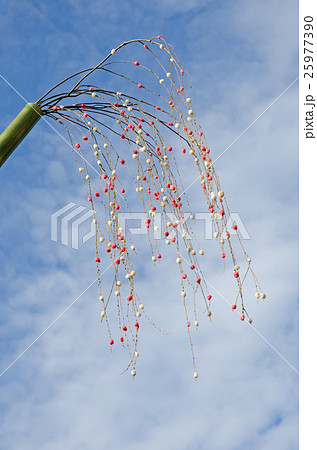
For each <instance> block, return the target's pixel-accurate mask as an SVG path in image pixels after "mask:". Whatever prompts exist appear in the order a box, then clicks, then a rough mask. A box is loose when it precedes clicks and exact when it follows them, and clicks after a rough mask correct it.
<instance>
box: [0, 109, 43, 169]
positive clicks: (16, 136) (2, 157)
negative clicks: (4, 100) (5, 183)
mask: <svg viewBox="0 0 317 450" xmlns="http://www.w3.org/2000/svg"><path fill="white" fill-rule="evenodd" d="M42 114H43V113H42V110H41V108H40V107H39V106H38V105H37V104H36V103H28V104H27V105H25V107H24V108H23V109H22V111H21V112H20V113H19V114H18V115H17V116H16V118H15V119H14V120H13V121H12V122H11V123H10V125H9V126H8V127H7V128H6V129H5V130H4V132H3V133H2V134H1V135H0V167H1V166H2V164H3V163H4V162H5V161H6V160H7V159H8V158H9V156H10V155H11V153H12V152H13V150H15V149H16V148H17V146H18V145H19V144H20V143H21V142H22V141H23V139H24V138H25V136H26V135H27V134H28V133H29V131H31V129H32V128H33V127H34V125H35V124H36V123H37V122H38V121H39V120H40V118H41V116H42Z"/></svg>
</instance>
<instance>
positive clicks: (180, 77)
mask: <svg viewBox="0 0 317 450" xmlns="http://www.w3.org/2000/svg"><path fill="white" fill-rule="evenodd" d="M136 46H138V47H139V48H136ZM140 46H141V48H142V52H144V53H142V52H141V53H140ZM127 48H129V53H128V55H129V56H130V58H131V60H126V59H122V58H120V54H121V53H120V52H122V53H123V54H124V53H125V52H124V49H125V50H127ZM134 49H135V50H137V52H138V55H139V57H138V60H135V59H133V51H134ZM142 54H144V56H143V57H142ZM144 61H147V63H145V62H144ZM148 61H152V63H151V64H148ZM97 73H98V74H100V75H101V77H100V79H103V78H104V84H103V85H104V87H101V86H99V85H96V84H90V83H91V81H90V80H91V79H92V77H93V75H96V74H97ZM70 83H72V85H73V84H74V85H73V87H71V88H69V84H70ZM116 83H117V84H118V85H119V86H120V92H119V91H114V90H110V87H112V86H114V85H116ZM187 84H189V79H188V76H187V75H186V74H185V72H184V69H183V67H182V65H181V64H180V62H179V60H178V58H177V56H176V54H175V52H174V50H173V48H172V46H171V45H169V44H168V43H167V42H166V41H165V40H164V39H162V38H161V37H160V36H157V37H155V38H153V39H150V40H147V39H135V40H131V41H128V42H124V43H123V44H121V45H119V46H118V47H117V48H115V49H113V50H111V52H110V53H109V54H108V55H107V56H106V57H105V58H104V59H103V60H102V61H101V62H100V63H99V64H98V65H97V66H95V67H93V68H90V69H85V70H82V71H80V72H78V73H76V74H74V75H71V76H69V77H67V78H66V79H65V80H63V81H62V82H61V83H59V84H57V85H56V86H54V87H53V88H52V89H50V90H49V91H48V92H47V93H46V94H45V95H44V96H43V97H41V98H40V99H39V100H38V101H37V102H36V103H29V104H28V105H26V107H25V108H24V109H23V110H22V112H21V113H20V114H19V115H18V116H17V117H16V119H15V120H14V121H13V122H12V123H11V124H10V125H9V127H8V128H7V129H6V130H5V131H4V132H3V134H2V135H1V136H0V164H1V165H2V164H3V162H4V161H5V160H6V159H7V158H8V157H9V156H10V154H11V153H12V151H13V150H14V149H15V148H16V147H17V145H18V144H19V143H20V142H21V140H22V139H23V138H24V137H25V136H26V134H27V133H28V132H29V131H30V129H31V128H32V127H33V126H34V125H35V123H36V122H37V121H38V120H39V119H40V117H45V118H47V119H53V120H55V121H56V122H57V123H58V124H59V125H60V126H61V127H63V128H64V130H65V132H66V134H67V136H68V138H69V143H70V145H71V147H72V151H73V153H74V157H75V160H76V163H77V165H78V170H79V174H80V177H81V180H82V182H83V184H84V189H85V190H86V196H87V202H88V203H89V204H90V205H91V208H92V213H93V216H94V218H93V223H94V224H95V228H96V236H97V238H96V254H95V256H94V263H95V264H96V268H97V273H98V283H99V302H100V304H101V321H102V322H105V324H106V327H107V331H108V335H109V337H108V338H109V345H110V346H111V347H112V346H114V345H115V344H120V342H121V343H122V344H121V345H123V346H124V347H125V348H126V349H127V351H128V352H129V364H128V367H127V369H128V368H129V369H130V370H131V374H132V376H135V375H136V369H135V366H136V362H137V359H138V357H139V353H138V340H139V334H140V332H141V331H140V330H141V329H142V324H141V322H142V320H144V318H147V319H148V320H150V322H151V323H152V324H153V325H154V327H156V328H158V327H157V326H156V325H155V324H154V323H153V322H152V321H151V319H150V318H149V317H148V315H147V312H146V311H147V302H148V301H149V299H148V300H147V299H143V298H142V295H140V296H139V294H138V290H137V277H135V275H136V270H135V261H136V258H137V248H136V245H135V243H134V242H133V235H132V234H131V232H130V231H129V229H127V230H125V227H123V225H122V223H121V222H122V218H124V217H127V218H128V217H129V214H130V213H131V208H130V203H131V202H133V203H135V202H139V204H140V205H142V209H143V211H144V225H145V227H146V229H147V237H148V240H149V246H150V250H151V253H152V256H151V259H152V261H151V262H152V263H153V264H158V263H159V261H160V260H161V259H162V258H164V250H165V249H164V246H165V247H166V245H167V246H172V247H173V248H174V249H175V260H176V266H177V268H178V269H177V270H178V277H179V283H180V291H179V293H178V294H179V296H180V298H181V299H182V302H183V305H184V310H185V317H184V325H185V326H186V328H187V332H188V336H189V341H190V348H191V352H192V359H193V367H194V378H197V377H198V373H197V371H196V370H197V369H196V364H195V357H194V350H193V344H192V339H191V328H193V326H194V327H196V328H197V327H198V326H199V322H198V314H197V308H196V302H197V299H199V301H202V302H203V303H204V308H205V314H206V316H207V318H209V319H210V318H211V304H212V296H211V294H210V291H209V289H208V285H207V282H206V280H205V277H204V274H203V273H202V270H201V266H200V258H202V257H203V255H204V250H203V249H202V248H200V246H199V242H198V239H197V238H196V236H195V234H194V231H193V229H192V227H191V225H190V220H186V218H185V213H184V211H185V209H187V210H188V209H189V211H191V207H190V204H189V200H188V198H187V197H186V193H185V192H184V191H185V187H184V185H183V181H182V175H181V166H182V165H183V164H186V167H188V166H190V167H192V170H193V173H196V174H197V177H199V179H200V185H201V197H202V202H203V204H205V210H206V211H208V214H210V218H211V220H212V225H213V230H214V238H215V239H216V240H217V241H218V243H219V251H218V252H219V260H220V261H225V260H227V259H229V260H230V265H231V269H230V270H231V271H232V275H231V276H232V277H233V278H234V279H235V281H236V283H237V296H236V299H235V301H234V302H233V305H232V309H233V310H235V309H237V308H239V309H240V313H241V315H240V318H241V320H242V321H244V320H245V319H246V318H247V320H248V321H249V323H251V322H252V319H251V318H250V317H249V315H248V313H247V310H246V307H245V303H244V297H243V290H242V288H243V284H244V282H245V280H246V278H247V276H248V275H251V277H252V278H253V280H254V284H255V296H256V298H257V299H259V298H262V299H265V294H264V293H263V292H262V291H261V288H260V286H259V283H258V280H257V278H256V276H255V274H254V272H253V269H252V267H251V258H250V257H249V256H248V254H247V253H246V251H245V249H244V247H243V245H242V237H241V235H240V231H239V229H238V227H237V225H236V224H234V223H233V222H232V221H231V218H230V212H229V208H228V204H227V201H226V195H225V192H224V190H222V188H221V185H220V181H219V178H218V176H217V174H216V172H215V170H214V167H213V163H212V152H211V150H210V149H209V148H208V145H207V142H206V139H205V136H204V133H203V131H202V129H201V127H200V125H199V122H198V120H197V117H196V115H195V111H194V106H193V105H192V101H191V98H190V96H189V94H188V88H187V87H186V86H187ZM107 87H108V88H109V89H107ZM74 102H75V103H74ZM88 152H92V154H93V158H94V160H95V166H93V165H92V164H90V163H89V162H88V161H87V158H88ZM96 172H97V174H96ZM203 198H204V200H203ZM101 209H102V211H103V214H102V215H103V218H102V220H101V219H100V218H97V213H96V211H97V210H98V211H100V210H101ZM157 215H160V218H161V219H162V220H161V223H162V228H163V230H160V228H159V227H158V226H157V222H156V217H157ZM193 218H194V216H193V215H192V214H191V215H190V217H189V219H193ZM229 224H230V231H229V228H228V225H229ZM161 231H162V232H163V235H164V240H163V241H162V239H159V237H160V234H159V232H161ZM233 235H234V236H236V237H237V239H236V241H237V242H238V245H239V246H240V247H241V248H240V253H241V256H240V257H239V258H240V259H239V260H238V257H236V256H235V252H234V249H233V242H232V236H233ZM162 242H163V244H162ZM183 248H184V250H183ZM184 254H185V256H184ZM92 259H93V258H92ZM109 265H111V266H112V270H113V282H112V284H111V286H109V285H107V286H104V285H103V284H102V283H101V275H100V274H101V273H102V271H103V270H104V269H105V268H106V267H107V266H109ZM228 265H229V263H228V262H227V266H228ZM240 266H241V267H242V266H243V267H244V269H243V271H242V268H241V267H240ZM229 276H230V275H229ZM176 294H177V293H175V295H176ZM175 295H174V296H175ZM189 305H193V307H191V309H189ZM111 308H116V309H117V317H118V322H117V323H113V320H112V319H111V314H109V310H110V309H111ZM192 320H193V323H192ZM117 341H118V342H117Z"/></svg>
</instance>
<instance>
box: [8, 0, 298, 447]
mask: <svg viewBox="0 0 317 450" xmlns="http://www.w3.org/2000/svg"><path fill="white" fill-rule="evenodd" d="M152 3H153V4H152ZM0 6H1V11H2V13H1V16H0V29H1V31H2V40H1V43H0V61H1V64H0V74H1V75H2V76H3V77H5V78H6V79H7V80H8V81H9V82H10V83H11V84H12V86H14V88H15V89H16V90H17V91H18V92H20V93H21V94H22V95H23V97H25V98H26V99H27V100H28V101H36V100H37V99H38V98H39V97H40V96H41V95H42V94H43V93H44V92H45V91H46V90H47V89H48V88H50V87H51V86H52V85H53V84H55V83H57V82H58V81H60V80H61V79H62V78H64V76H66V75H68V74H70V73H72V72H75V71H77V70H80V69H81V68H84V67H88V66H91V65H93V64H94V63H96V62H98V61H99V60H100V59H102V57H103V56H104V55H105V54H106V53H108V51H109V50H110V49H111V48H113V47H115V46H116V45H118V44H120V43H121V42H122V41H124V40H128V39H133V38H136V37H145V38H150V37H152V36H154V35H158V34H161V35H162V36H164V38H165V39H166V40H167V41H168V42H171V43H172V44H173V45H174V48H175V50H176V52H177V54H178V56H179V57H180V59H181V61H182V63H183V65H184V67H185V68H186V69H187V70H188V71H189V73H190V74H191V76H192V80H193V89H192V93H191V97H192V99H193V105H194V108H195V111H196V113H197V115H198V117H199V119H200V122H201V125H202V127H203V129H204V132H205V134H206V136H207V140H208V143H209V145H210V146H211V148H212V149H213V151H214V155H215V157H217V155H220V154H221V153H222V152H223V151H224V150H225V149H226V148H227V147H228V146H229V145H230V144H231V143H232V142H233V141H234V140H235V139H236V138H237V137H238V136H239V135H240V134H241V132H242V131H243V130H244V129H246V128H247V127H248V126H249V125H250V124H251V123H252V122H253V121H254V120H255V119H256V118H257V117H258V116H259V115H260V114H261V113H262V112H263V111H264V110H265V109H266V108H267V107H268V106H269V105H270V104H271V103H272V102H273V101H274V100H275V99H276V98H277V97H278V96H279V95H280V94H281V93H282V92H283V91H284V90H285V89H286V88H287V87H288V86H289V85H290V84H291V83H292V82H293V81H294V80H296V78H297V76H298V67H297V61H298V59H297V58H298V44H297V36H298V32H297V15H298V13H297V9H298V5H297V2H295V1H291V2H289V1H286V0H282V1H280V2H278V4H276V2H273V1H267V2H265V4H263V3H261V4H260V3H257V4H254V2H251V1H247V0H241V1H235V2H233V1H232V2H231V1H226V2H218V1H198V0H197V1H194V0H193V1H184V2H182V5H180V4H179V2H175V1H172V0H171V1H168V0H164V1H160V2H151V4H150V3H149V2H145V1H135V2H128V1H121V2H117V3H115V2H110V1H98V0H95V1H91V2H89V3H87V2H82V1H75V0H74V1H70V0H68V1H67V2H61V1H56V2H54V3H51V2H40V1H32V2H31V1H24V2H18V1H10V2H4V1H2V0H0ZM281 17H283V20H281ZM0 93H1V102H0V128H1V129H3V128H4V127H5V126H6V125H7V124H8V123H9V122H10V121H11V120H12V118H13V117H14V116H15V115H16V114H17V113H18V112H19V111H20V110H21V109H22V108H23V106H24V101H23V100H22V99H21V98H20V97H19V96H18V95H17V94H16V93H15V92H14V91H13V90H12V88H10V87H9V86H8V85H7V84H6V83H5V82H4V81H3V79H0ZM297 103H298V85H297V82H295V83H294V84H293V86H292V87H290V88H289V89H288V90H287V92H286V93H285V94H283V96H281V98H280V99H279V100H277V101H276V103H274V105H273V106H272V107H271V108H270V109H269V110H268V111H267V112H266V113H265V114H263V116H262V117H261V118H260V119H259V120H258V121H257V122H256V123H255V124H254V125H253V126H252V127H251V128H250V129H249V130H248V131H247V132H246V133H245V134H244V135H243V136H242V137H241V138H240V139H239V140H237V142H235V143H234V144H233V145H232V147H230V149H228V151H227V152H226V153H225V154H224V155H222V156H221V158H219V160H218V161H217V162H216V164H215V168H216V171H217V172H218V174H219V176H220V180H221V184H222V187H223V189H224V190H225V192H226V194H227V198H228V202H229V205H230V207H231V210H232V211H234V212H238V213H239V215H240V217H241V218H242V220H243V222H244V224H245V226H246V227H247V230H248V232H249V234H250V236H251V239H250V240H249V241H248V242H246V244H245V245H246V249H247V252H248V253H249V254H250V256H251V257H252V260H253V262H254V268H255V271H256V273H257V275H258V277H259V279H260V282H261V285H262V286H263V289H264V291H265V292H266V293H267V299H266V300H265V302H261V303H260V304H259V305H257V304H256V300H255V298H254V290H253V287H252V285H251V284H250V288H248V289H247V293H248V298H247V300H246V305H247V309H248V312H249V313H250V315H251V316H252V317H253V319H254V322H253V325H254V329H253V328H252V327H250V326H249V325H248V324H247V323H241V321H240V320H239V315H237V314H234V313H233V312H232V311H231V306H230V305H231V303H233V299H234V298H235V285H234V283H233V281H232V274H231V271H230V269H228V270H227V271H225V272H223V268H222V267H221V264H217V263H215V258H214V255H215V254H216V253H218V251H219V249H218V247H217V245H216V243H215V242H214V241H208V242H206V243H205V244H204V249H205V251H206V258H205V259H204V268H205V275H206V277H207V280H208V281H209V283H211V285H212V286H213V287H214V288H215V289H216V290H217V291H218V292H219V294H220V295H217V294H216V293H215V292H214V293H213V298H214V300H213V302H214V305H213V309H212V311H213V321H212V324H210V323H209V321H208V320H206V318H205V316H204V314H203V311H204V307H203V303H202V302H201V304H200V306H199V307H198V314H199V321H200V324H201V325H200V327H199V331H198V332H197V333H196V332H194V333H193V335H194V336H193V337H194V344H195V350H196V358H197V369H198V372H199V378H198V380H197V381H196V382H195V381H194V379H193V373H192V372H193V369H192V361H191V355H190V350H189V344H188V339H187V332H186V327H185V326H184V312H183V308H182V305H181V304H180V302H179V285H178V281H176V280H175V274H176V273H177V272H176V271H175V272H174V273H173V272H171V270H170V265H169V264H168V259H166V261H167V262H166V263H165V264H162V265H161V266H162V267H160V268H158V269H157V270H155V269H153V268H152V267H151V265H149V266H148V267H143V274H144V277H143V278H142V279H138V280H137V281H138V292H139V293H140V294H141V296H142V298H143V299H144V303H146V305H147V309H148V311H150V314H151V317H152V318H153V319H154V320H155V322H157V323H158V324H159V325H161V326H162V328H164V329H166V330H168V331H170V332H171V334H170V335H169V336H164V335H162V334H159V333H157V332H156V331H155V330H154V329H153V328H152V327H151V326H150V325H148V324H147V323H146V322H142V335H141V339H140V347H139V351H140V359H139V362H138V365H137V376H136V377H135V379H132V377H131V376H130V374H129V373H126V374H124V375H120V372H121V371H122V370H123V369H124V368H125V367H126V363H127V355H126V353H125V352H124V351H123V350H122V349H121V348H120V346H116V348H115V349H114V351H113V352H112V354H111V353H110V352H109V350H108V345H107V344H108V337H107V334H106V330H105V327H104V326H103V325H100V323H99V317H100V304H99V301H98V290H97V286H96V284H95V285H93V286H92V287H91V288H90V289H89V290H88V291H87V292H86V293H85V294H84V295H83V296H82V297H81V298H80V299H79V300H78V301H77V302H76V303H75V304H74V305H73V306H72V307H71V308H70V309H69V310H68V311H67V312H66V313H65V314H64V315H63V316H62V317H61V318H60V319H59V320H58V321H57V322H56V323H55V324H54V325H53V326H52V327H51V328H50V329H49V330H48V331H47V333H45V335H43V336H42V337H41V338H40V339H39V340H38V341H37V342H36V343H35V344H34V345H33V346H32V347H31V348H30V349H29V350H28V351H27V352H26V353H25V354H24V355H23V357H21V358H20V359H19V360H18V361H17V362H16V363H15V364H14V365H13V366H12V367H11V368H10V369H8V370H7V371H6V372H5V373H4V374H3V375H2V376H1V377H0V391H1V396H0V414H1V431H0V439H1V443H2V444H1V446H3V448H10V449H11V448H12V449H19V450H20V449H23V450H31V449H34V448H41V449H44V450H51V449H56V448H64V449H76V450H78V449H83V450H85V449H91V448H94V449H106V448H107V449H117V448H123V447H126V448H128V449H131V450H134V449H136V448H138V449H140V450H149V449H151V450H152V449H153V450H156V449H157V450H158V449H162V448H164V449H168V450H183V449H186V450H187V449H188V450H205V449H206V450H207V449H208V450H209V449H215V450H218V449H221V450H222V449H223V450H239V449H256V450H264V449H268V448H270V449H279V450H284V449H285V450H292V449H296V448H298V378H297V376H298V375H297V373H296V370H297V368H298V339H297V335H298V306H297V303H298V277H297V271H298V263H297V252H298V211H297V204H298V203H297V202H298V192H297V191H298V185H297V172H298V167H297V166H298V163H297V145H298V144H297V143H298V136H297V123H298V117H297ZM187 169H188V168H186V167H184V168H183V170H184V173H186V174H187V173H188V170H187ZM187 178H188V184H190V183H191V182H192V181H193V180H194V176H193V175H192V176H191V175H190V173H189V175H188V177H187ZM186 181H187V180H186ZM194 192H195V187H194V188H193V193H192V194H191V195H192V196H193V198H196V197H195V194H194ZM0 196H1V201H0V207H1V247H0V258H1V268H2V270H1V276H0V300H1V302H0V305H1V306H0V307H1V315H0V348H1V367H0V373H1V372H3V371H4V370H5V369H6V368H7V367H8V366H9V365H10V364H11V362H12V361H13V360H14V359H15V358H16V357H17V356H18V355H19V354H20V353H21V352H23V351H24V350H25V349H26V348H27V347H28V346H29V345H30V344H31V343H32V342H33V341H34V339H36V338H37V337H38V336H39V335H40V334H41V333H42V332H43V330H45V329H46V328H47V327H48V326H49V325H50V323H51V322H52V321H53V320H55V319H56V317H58V316H59V314H60V313H61V312H63V311H64V310H65V308H67V307H68V306H69V305H70V304H71V303H72V302H73V301H74V300H75V299H76V298H77V297H78V296H79V295H80V294H81V293H82V292H83V291H84V290H85V289H86V288H87V287H88V286H89V285H90V284H91V283H92V282H93V281H94V280H95V278H96V272H95V265H94V263H93V262H92V260H93V255H94V245H93V242H91V241H89V242H88V243H87V244H85V245H83V246H81V247H80V249H79V250H74V249H71V248H70V247H64V246H62V245H60V244H58V243H56V242H52V241H51V239H50V216H51V214H52V213H53V212H55V211H56V210H58V209H59V208H61V207H62V206H64V205H65V204H66V203H68V202H74V203H76V204H79V205H84V206H86V195H85V192H84V189H83V187H82V185H81V182H80V179H79V176H78V171H77V168H76V165H75V163H74V161H73V155H72V154H71V151H70V149H69V147H68V146H67V145H66V144H65V142H63V141H62V140H61V138H60V137H59V136H58V135H57V134H56V133H55V132H54V131H53V130H52V129H51V128H50V127H49V126H48V125H47V124H46V123H45V122H44V121H41V122H40V123H39V124H38V125H37V126H36V127H35V128H34V130H33V131H32V133H31V134H30V135H29V136H28V138H27V139H26V141H25V142H24V143H23V144H22V145H21V147H20V148H19V149H18V150H16V152H15V153H14V155H13V156H12V157H11V158H10V160H9V161H7V162H6V164H5V165H4V166H3V167H2V168H1V194H0ZM202 204H203V202H202ZM196 209H197V208H196ZM203 210H204V209H203V208H201V211H203ZM88 228H89V226H88ZM88 228H87V230H86V231H88ZM139 244H140V245H141V244H142V237H140V238H139ZM145 254H146V253H145ZM208 256H209V257H208ZM170 264H173V265H174V264H175V257H174V255H172V254H171V258H170ZM173 267H174V266H173ZM140 270H141V269H140ZM173 274H174V276H173ZM110 277H111V276H110V274H105V276H104V277H103V283H104V285H105V286H106V284H107V280H108V281H110ZM140 278H141V277H140ZM162 280H164V286H162V284H163V283H162ZM257 332H258V333H260V334H261V335H262V336H263V337H264V338H265V339H266V341H267V342H265V340H264V339H262V337H261V336H260V335H259V334H258V333H257ZM271 346H272V347H274V348H275V349H276V350H277V351H278V352H280V354H281V355H282V356H283V357H284V358H285V359H286V360H287V361H288V362H289V364H291V365H292V366H293V367H294V368H295V369H296V370H294V369H293V368H292V367H290V365H288V364H287V363H286V362H285V361H284V360H283V359H282V358H281V357H280V356H279V355H278V354H277V353H276V352H275V351H274V350H273V349H272V347H271Z"/></svg>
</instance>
